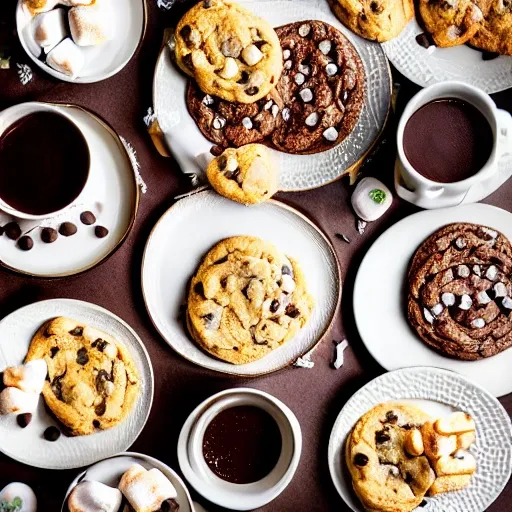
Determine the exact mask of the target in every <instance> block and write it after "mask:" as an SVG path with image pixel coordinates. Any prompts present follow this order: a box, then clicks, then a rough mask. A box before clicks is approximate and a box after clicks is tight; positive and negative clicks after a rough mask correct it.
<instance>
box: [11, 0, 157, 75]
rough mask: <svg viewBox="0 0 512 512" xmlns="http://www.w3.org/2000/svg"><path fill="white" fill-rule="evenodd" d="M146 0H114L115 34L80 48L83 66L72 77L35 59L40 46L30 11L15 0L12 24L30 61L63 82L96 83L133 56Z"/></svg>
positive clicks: (143, 21)
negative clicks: (96, 43) (14, 22)
mask: <svg viewBox="0 0 512 512" xmlns="http://www.w3.org/2000/svg"><path fill="white" fill-rule="evenodd" d="M145 2H146V0H115V1H114V2H113V4H115V7H114V14H115V24H116V31H115V37H114V38H113V39H112V40H111V41H107V42H106V43H103V44H101V45H99V46H88V47H81V48H80V50H81V51H82V53H83V55H84V58H85V65H84V67H83V69H82V70H81V72H80V74H79V75H78V76H77V77H76V78H73V77H71V76H68V75H66V74H64V73H61V72H60V71H56V70H55V69H53V68H51V67H50V66H48V65H47V64H46V63H45V62H43V61H42V60H40V59H39V56H40V54H41V48H40V47H39V46H38V44H37V43H36V42H35V41H34V37H33V28H32V21H33V16H32V14H31V13H30V12H29V11H28V10H27V9H26V8H25V7H24V6H23V0H18V7H17V9H16V26H17V30H18V37H19V39H20V42H21V45H22V46H23V49H24V50H25V51H26V52H27V54H28V56H29V57H30V58H31V59H32V60H33V61H34V63H35V64H36V65H37V66H39V67H40V68H41V69H43V70H44V71H46V72H47V73H48V74H49V75H52V76H53V77H55V78H58V79H59V80H62V81H64V82H74V83H79V84H86V83H92V82H99V81H101V80H105V79H106V78H110V77H111V76H113V75H115V74H116V73H119V71H121V70H122V69H123V68H124V67H125V66H126V64H128V62H129V61H130V59H131V58H132V57H133V54H134V53H135V51H136V50H137V48H138V47H139V45H140V43H141V42H142V38H143V37H144V33H145V30H146V23H147V12H146V3H145Z"/></svg>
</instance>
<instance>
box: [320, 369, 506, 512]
mask: <svg viewBox="0 0 512 512" xmlns="http://www.w3.org/2000/svg"><path fill="white" fill-rule="evenodd" d="M392 401H393V402H398V401H400V402H404V401H405V402H412V403H414V404H415V405H418V406H419V407H420V408H423V409H424V410H425V411H426V412H427V413H429V414H432V415H434V416H436V415H443V414H446V413H449V412H451V411H453V410H459V411H460V410H462V411H465V412H467V413H469V414H471V416H472V417H473V418H474V419H475V422H476V427H477V437H476V442H475V444H474V445H473V447H472V448H471V451H472V453H473V455H474V456H475V458H476V459H477V471H476V473H475V474H474V476H473V478H472V480H471V484H470V485H469V486H468V487H467V488H466V489H464V490H462V491H459V492H452V493H446V494H439V495H437V496H436V497H434V498H426V501H427V504H426V505H425V506H424V507H422V508H418V510H421V511H424V512H484V511H485V510H486V509H487V508H488V507H489V506H490V504H491V503H492V502H493V501H494V500H495V499H496V498H497V497H498V496H499V495H500V493H501V491H502V490H503V488H504V487H505V485H506V484H507V481H508V479H509V478H510V473H511V470H512V425H511V423H510V418H509V416H508V414H507V412H506V411H505V409H503V407H502V406H501V404H500V403H499V402H498V400H496V399H495V398H494V397H493V396H492V395H491V394H490V393H489V392H488V391H486V390H485V389H483V388H481V387H480V386H478V385H477V384H474V383H473V382H471V381H470V380H467V379H466V378H465V377H463V376H462V375H458V374H457V373H454V372H450V371H447V370H441V369H438V368H428V367H416V368H405V369H402V370H396V371H394V372H390V373H386V374H384V375H381V376H380V377H377V378H376V379H374V380H372V381H371V382H369V383H368V384H366V386H364V387H363V388H361V389H360V390H359V391H358V392H357V393H356V394H355V395H354V396H352V398H351V399H350V400H349V401H348V402H347V403H346V404H345V406H344V407H343V409H342V410H341V412H340V414H339V416H338V418H337V419H336V422H335V423H334V427H333V429H332V433H331V438H330V440H329V451H328V459H329V470H330V472H331V477H332V479H333V481H334V485H335V487H336V489H337V490H338V492H339V494H340V496H341V497H342V498H343V500H344V501H345V503H347V505H348V506H349V507H350V508H351V509H352V510H354V511H355V512H364V508H363V507H362V505H361V503H360V502H359V500H358V499H357V497H356V495H355V494H354V492H353V490H352V482H351V478H350V474H349V472H348V470H347V469H346V465H345V442H346V439H347V436H348V434H349V433H350V431H351V430H352V428H353V426H354V425H355V423H356V422H357V421H358V420H359V418H360V417H361V416H362V415H363V414H365V413H366V412H367V411H369V410H370V409H372V408H373V407H375V406H376V405H378V404H380V403H383V402H392Z"/></svg>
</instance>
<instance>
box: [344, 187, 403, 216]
mask: <svg viewBox="0 0 512 512" xmlns="http://www.w3.org/2000/svg"><path fill="white" fill-rule="evenodd" d="M392 202H393V194H392V193H391V190H389V188H388V187H386V185H384V183H382V181H380V180H378V179H376V178H370V177H368V178H363V179H362V180H361V181H360V182H359V183H358V184H357V186H356V188H355V189H354V192H353V193H352V198H351V203H352V208H353V209H354V211H355V212H356V215H357V216H358V217H360V218H361V219H363V220H365V221H367V222H371V221H374V220H377V219H378V218H379V217H381V216H382V215H384V213H386V211H387V210H388V209H389V207H390V206H391V203H392Z"/></svg>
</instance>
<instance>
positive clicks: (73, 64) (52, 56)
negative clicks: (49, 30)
mask: <svg viewBox="0 0 512 512" xmlns="http://www.w3.org/2000/svg"><path fill="white" fill-rule="evenodd" d="M46 63H47V64H48V66H50V67H51V68H53V69H55V70H56V71H60V72H61V73H64V74H65V75H68V76H71V77H73V78H75V77H76V76H78V75H79V74H80V71H82V68H83V67H84V64H85V59H84V55H83V53H82V50H81V49H80V48H79V47H78V46H77V45H76V44H75V43H74V42H73V41H72V40H71V39H70V38H69V37H68V38H66V39H64V41H62V42H61V43H59V44H58V45H57V46H56V47H55V48H53V50H52V51H51V52H50V53H49V54H48V57H47V58H46Z"/></svg>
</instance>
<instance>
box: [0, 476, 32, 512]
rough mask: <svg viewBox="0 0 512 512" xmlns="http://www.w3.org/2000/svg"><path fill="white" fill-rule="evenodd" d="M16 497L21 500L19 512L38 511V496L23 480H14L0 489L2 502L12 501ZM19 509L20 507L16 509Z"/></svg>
mask: <svg viewBox="0 0 512 512" xmlns="http://www.w3.org/2000/svg"><path fill="white" fill-rule="evenodd" d="M15 498H19V499H20V500H21V508H20V509H19V512H36V511H37V498H36V495H35V494H34V491H33V490H32V488H31V487H29V486H28V485H26V484H23V483H21V482H12V483H11V484H9V485H7V486H5V487H4V488H3V489H2V490H1V491H0V502H2V501H6V502H7V503H9V504H10V503H12V502H13V500H14V499H15ZM16 510H18V509H16Z"/></svg>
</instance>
